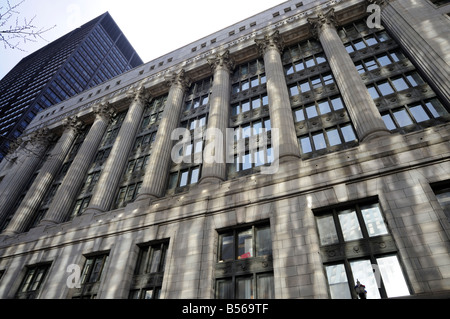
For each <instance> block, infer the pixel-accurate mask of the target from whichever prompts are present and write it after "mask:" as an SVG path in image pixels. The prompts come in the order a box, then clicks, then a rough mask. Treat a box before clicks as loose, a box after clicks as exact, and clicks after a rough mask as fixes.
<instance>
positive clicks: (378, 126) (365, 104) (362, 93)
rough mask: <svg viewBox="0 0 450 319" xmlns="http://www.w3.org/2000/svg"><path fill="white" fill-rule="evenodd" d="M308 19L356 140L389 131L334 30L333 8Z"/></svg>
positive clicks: (367, 138) (384, 133)
mask: <svg viewBox="0 0 450 319" xmlns="http://www.w3.org/2000/svg"><path fill="white" fill-rule="evenodd" d="M308 22H309V23H310V24H311V26H312V31H313V34H314V36H316V37H317V38H318V39H319V41H320V43H321V44H322V47H323V50H324V52H325V55H326V56H327V59H328V62H329V64H330V68H331V70H332V72H333V75H334V78H335V79H336V83H337V85H338V87H339V90H340V92H341V95H342V98H343V100H344V102H345V105H346V106H347V110H348V113H349V114H350V118H351V119H352V122H353V125H354V126H355V129H356V132H357V134H358V137H359V140H360V141H364V140H370V139H371V138H375V137H378V136H383V135H388V134H390V133H389V130H388V129H387V128H386V125H385V124H384V122H383V119H382V118H381V115H380V112H379V111H378V109H377V107H376V105H375V103H374V102H373V99H372V97H371V96H370V94H369V91H368V90H367V87H366V85H365V84H364V82H363V80H362V79H361V76H360V75H359V73H358V71H357V70H356V67H355V64H354V63H353V61H352V59H351V58H350V56H349V54H348V53H347V50H346V49H345V46H344V44H343V43H342V40H341V38H340V37H339V35H338V33H337V30H336V26H337V23H336V21H335V17H334V9H330V10H329V11H328V12H327V13H325V14H323V13H319V14H318V15H317V17H316V18H308Z"/></svg>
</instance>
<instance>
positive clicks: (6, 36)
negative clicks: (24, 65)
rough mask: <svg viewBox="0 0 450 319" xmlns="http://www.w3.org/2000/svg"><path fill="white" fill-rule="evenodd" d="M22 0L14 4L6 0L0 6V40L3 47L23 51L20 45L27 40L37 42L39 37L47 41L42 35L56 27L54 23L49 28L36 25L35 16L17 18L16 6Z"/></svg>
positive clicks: (18, 13)
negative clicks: (4, 3)
mask: <svg viewBox="0 0 450 319" xmlns="http://www.w3.org/2000/svg"><path fill="white" fill-rule="evenodd" d="M24 2H25V0H22V1H20V2H19V3H17V4H16V5H11V3H10V1H9V0H7V1H6V6H1V7H0V42H1V43H2V44H3V46H4V48H5V49H8V48H9V49H18V50H20V51H25V50H23V49H22V48H21V47H20V45H21V44H22V43H26V42H27V41H30V42H37V41H38V40H39V39H41V40H44V41H46V42H48V41H47V40H46V39H44V37H43V36H42V35H43V34H44V33H46V32H47V31H49V30H51V29H53V28H54V27H56V25H54V26H52V27H49V28H45V27H42V28H38V27H36V26H35V25H34V24H33V23H34V19H35V18H36V16H34V17H32V18H31V19H27V18H23V19H19V15H20V12H19V11H17V8H18V7H19V6H20V5H21V4H23V3H24ZM11 20H12V21H11ZM22 20H23V21H22Z"/></svg>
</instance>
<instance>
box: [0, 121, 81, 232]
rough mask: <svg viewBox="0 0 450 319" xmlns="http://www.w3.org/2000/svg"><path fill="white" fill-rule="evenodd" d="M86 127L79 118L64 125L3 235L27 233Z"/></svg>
mask: <svg viewBox="0 0 450 319" xmlns="http://www.w3.org/2000/svg"><path fill="white" fill-rule="evenodd" d="M83 127H84V125H83V123H82V122H81V121H79V120H78V118H77V117H71V118H68V119H67V120H66V121H65V123H64V132H63V134H62V136H61V137H60V139H59V140H58V142H57V143H56V145H55V147H54V148H53V150H52V151H51V153H50V156H49V157H48V158H47V160H46V162H45V163H44V165H43V166H42V168H41V170H40V171H39V174H38V175H37V177H36V179H35V180H34V182H33V184H32V185H31V187H30V189H29V190H28V192H27V194H26V195H25V198H24V199H23V201H22V203H21V204H20V206H19V208H18V209H17V211H16V213H15V214H14V217H13V218H12V220H11V222H10V223H9V225H8V227H7V228H6V229H5V231H4V232H3V234H5V235H14V234H17V233H21V232H23V231H25V229H26V228H27V226H28V224H29V223H30V221H31V220H32V218H33V215H34V214H35V213H36V211H37V210H38V209H39V206H40V205H41V202H42V200H43V199H44V196H45V194H46V193H47V191H48V189H49V188H50V186H51V185H52V183H53V180H54V178H55V177H56V175H57V174H58V172H59V170H60V169H61V166H62V164H63V162H64V159H65V157H66V156H67V153H68V152H69V151H70V148H71V147H72V144H73V142H74V141H75V138H76V137H77V135H78V133H79V132H80V130H82V129H83Z"/></svg>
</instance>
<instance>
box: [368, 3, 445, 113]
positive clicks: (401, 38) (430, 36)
mask: <svg viewBox="0 0 450 319" xmlns="http://www.w3.org/2000/svg"><path fill="white" fill-rule="evenodd" d="M369 2H371V3H375V4H378V5H380V6H381V21H382V22H383V25H384V27H385V28H386V29H387V30H388V31H389V32H390V33H391V35H392V36H393V37H394V38H395V39H396V40H397V42H398V43H399V44H400V46H401V47H402V48H404V49H405V50H406V51H407V52H408V54H409V57H410V58H411V60H412V61H413V62H415V65H416V67H417V68H418V69H419V70H421V71H422V72H423V73H424V75H425V76H426V77H427V78H428V79H429V80H430V81H429V82H430V85H432V87H433V89H434V90H435V91H436V93H437V94H438V95H440V96H441V97H442V101H443V102H444V103H446V104H447V105H449V103H450V66H449V64H448V60H447V61H446V60H445V57H446V56H447V57H448V55H447V53H448V45H449V40H448V39H449V37H448V29H449V27H448V24H449V22H448V17H445V16H444V15H443V13H442V12H440V11H439V10H429V7H430V6H431V4H430V3H428V2H427V1H419V2H417V3H414V5H411V6H410V7H405V6H404V5H403V4H402V3H401V2H400V1H388V0H369ZM431 2H432V1H431ZM418 12H420V13H421V14H422V13H423V14H424V15H423V16H421V19H419V18H418V17H417V16H416V15H415V14H416V13H418Z"/></svg>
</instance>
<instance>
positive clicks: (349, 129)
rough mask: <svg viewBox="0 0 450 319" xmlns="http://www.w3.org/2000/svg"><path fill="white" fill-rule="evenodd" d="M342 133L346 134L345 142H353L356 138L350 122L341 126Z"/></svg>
mask: <svg viewBox="0 0 450 319" xmlns="http://www.w3.org/2000/svg"><path fill="white" fill-rule="evenodd" d="M341 131H342V135H343V136H344V141H345V142H351V141H355V140H356V135H355V131H354V130H353V127H352V126H351V125H350V124H349V125H346V126H343V127H341Z"/></svg>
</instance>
